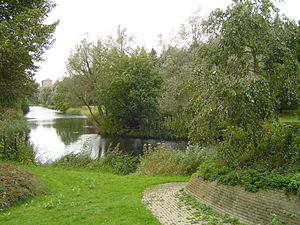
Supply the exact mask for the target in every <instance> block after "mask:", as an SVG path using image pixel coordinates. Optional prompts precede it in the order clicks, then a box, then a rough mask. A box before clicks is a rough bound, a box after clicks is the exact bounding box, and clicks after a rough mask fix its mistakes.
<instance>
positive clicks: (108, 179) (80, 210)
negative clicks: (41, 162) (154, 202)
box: [0, 161, 188, 225]
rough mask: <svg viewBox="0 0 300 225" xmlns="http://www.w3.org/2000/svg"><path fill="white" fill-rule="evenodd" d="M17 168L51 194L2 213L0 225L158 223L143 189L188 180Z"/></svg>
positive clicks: (40, 167)
mask: <svg viewBox="0 0 300 225" xmlns="http://www.w3.org/2000/svg"><path fill="white" fill-rule="evenodd" d="M0 163H5V162H3V161H2V162H1V161H0ZM10 163H11V162H10ZM14 164H15V163H14ZM17 166H18V167H20V168H22V169H24V170H27V171H29V172H31V173H33V174H36V175H38V176H40V177H41V179H42V181H43V182H44V183H45V184H46V185H47V186H48V192H47V194H46V195H43V196H40V197H37V198H35V199H33V200H29V201H27V202H26V203H22V204H20V205H17V206H14V207H11V208H8V209H6V210H4V211H2V212H0V224H23V225H26V224H30V225H31V224H51V225H52V224H72V225H73V224H89V225H92V224H97V225H99V224H105V225H108V224H130V225H132V224H135V225H138V224H159V223H158V221H157V220H156V219H155V218H154V217H153V216H152V215H151V214H150V213H149V212H148V211H147V209H146V208H145V207H144V206H143V204H142V203H141V193H142V191H143V189H144V188H145V187H148V186H151V185H155V184H159V183H166V182H173V181H187V180H188V177H183V176H143V175H135V174H132V175H127V176H119V175H112V174H106V173H99V172H95V171H90V170H87V169H67V170H66V169H63V168H59V167H53V166H52V167H51V166H34V165H17Z"/></svg>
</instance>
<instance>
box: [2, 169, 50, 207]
mask: <svg viewBox="0 0 300 225" xmlns="http://www.w3.org/2000/svg"><path fill="white" fill-rule="evenodd" d="M0 180H1V182H0V209H4V208H7V207H9V206H11V205H13V204H16V203H17V202H19V201H21V200H24V199H27V198H29V197H34V196H37V195H39V194H42V193H44V192H45V187H44V186H43V185H42V184H41V183H40V182H39V181H38V179H37V177H35V176H34V175H33V174H31V173H29V172H26V171H23V170H20V169H18V168H16V167H15V166H11V165H3V164H0Z"/></svg>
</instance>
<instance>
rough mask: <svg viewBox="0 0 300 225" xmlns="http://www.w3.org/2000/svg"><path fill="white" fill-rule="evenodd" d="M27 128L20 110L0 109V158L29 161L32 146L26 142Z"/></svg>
mask: <svg viewBox="0 0 300 225" xmlns="http://www.w3.org/2000/svg"><path fill="white" fill-rule="evenodd" d="M27 133H28V128H27V124H26V121H25V119H24V118H23V116H22V114H21V112H19V111H17V110H15V109H1V110H0V158H2V159H10V160H17V161H30V160H31V159H32V148H31V147H30V146H29V145H28V143H27Z"/></svg>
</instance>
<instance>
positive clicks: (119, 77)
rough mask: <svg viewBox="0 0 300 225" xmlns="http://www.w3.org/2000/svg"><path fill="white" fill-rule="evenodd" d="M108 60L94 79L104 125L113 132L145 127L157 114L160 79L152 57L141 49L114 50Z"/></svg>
mask: <svg viewBox="0 0 300 225" xmlns="http://www.w3.org/2000/svg"><path fill="white" fill-rule="evenodd" d="M109 59H110V61H109V66H108V67H105V71H106V72H105V73H102V72H101V71H103V69H104V68H101V69H100V70H99V72H100V73H99V76H98V81H97V87H98V88H97V90H98V94H97V98H98V104H99V105H100V106H101V108H102V109H103V111H104V113H103V114H102V115H103V121H102V122H103V123H104V124H105V125H104V127H108V128H109V130H111V131H113V132H112V133H122V132H128V131H130V130H139V129H140V130H145V129H146V128H147V127H149V125H150V124H151V122H152V121H153V120H154V119H155V118H157V116H158V97H159V96H160V92H161V82H162V79H161V77H160V75H159V73H158V71H157V70H155V67H154V65H153V61H152V59H151V57H150V56H149V55H148V54H147V53H146V52H145V50H144V49H138V50H136V51H134V52H132V53H130V54H128V55H127V54H123V53H121V52H118V51H114V50H113V51H111V52H110V53H109ZM100 74H101V75H100Z"/></svg>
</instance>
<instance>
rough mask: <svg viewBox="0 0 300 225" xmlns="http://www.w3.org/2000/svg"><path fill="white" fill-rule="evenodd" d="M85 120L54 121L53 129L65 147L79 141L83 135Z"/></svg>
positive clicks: (64, 119)
mask: <svg viewBox="0 0 300 225" xmlns="http://www.w3.org/2000/svg"><path fill="white" fill-rule="evenodd" d="M83 125H84V119H82V118H72V119H69V118H59V119H56V120H55V121H54V124H53V127H54V128H55V129H56V133H57V135H59V136H60V138H61V140H62V142H63V143H64V144H65V145H69V144H71V143H72V142H75V141H77V140H78V138H79V136H80V135H82V134H83V128H82V127H83Z"/></svg>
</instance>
